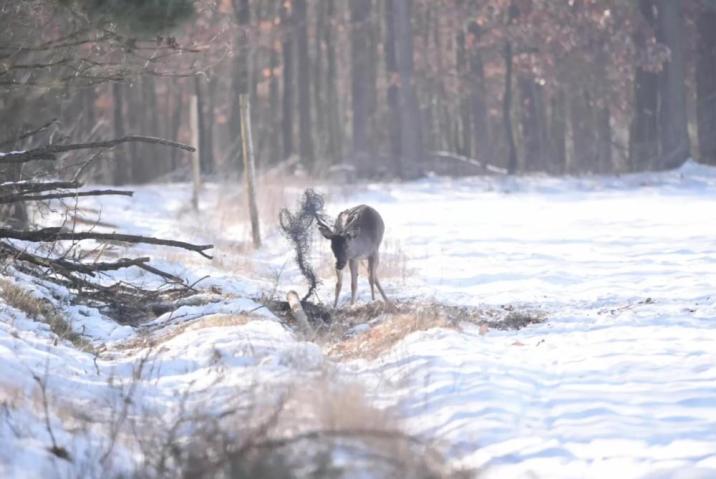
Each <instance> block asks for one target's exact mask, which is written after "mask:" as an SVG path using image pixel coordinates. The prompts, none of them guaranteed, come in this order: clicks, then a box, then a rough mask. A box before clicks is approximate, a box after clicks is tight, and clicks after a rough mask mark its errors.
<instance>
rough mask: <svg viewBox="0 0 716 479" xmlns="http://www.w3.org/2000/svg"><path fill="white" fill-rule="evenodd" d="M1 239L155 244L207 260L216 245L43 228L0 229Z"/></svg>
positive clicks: (36, 241) (40, 241) (37, 241)
mask: <svg viewBox="0 0 716 479" xmlns="http://www.w3.org/2000/svg"><path fill="white" fill-rule="evenodd" d="M0 238H9V239H16V240H21V241H30V242H34V243H42V242H52V241H58V240H71V241H82V240H100V241H121V242H125V243H135V244H137V243H144V244H154V245H160V246H171V247H174V248H181V249H186V250H189V251H194V252H196V253H199V254H200V255H202V256H203V257H205V258H208V259H212V257H211V256H209V255H208V254H206V253H205V251H206V250H208V249H211V248H213V247H214V245H211V244H209V245H195V244H192V243H186V242H183V241H174V240H166V239H160V238H154V237H151V236H140V235H128V234H120V233H95V232H93V231H80V232H73V231H66V230H63V229H62V228H42V229H39V230H33V231H20V230H13V229H7V228H0Z"/></svg>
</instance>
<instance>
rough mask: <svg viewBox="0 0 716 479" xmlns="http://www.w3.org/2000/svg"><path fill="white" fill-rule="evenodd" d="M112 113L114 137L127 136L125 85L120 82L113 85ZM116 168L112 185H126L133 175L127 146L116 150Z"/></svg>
mask: <svg viewBox="0 0 716 479" xmlns="http://www.w3.org/2000/svg"><path fill="white" fill-rule="evenodd" d="M112 112H113V119H114V125H113V126H114V137H115V138H122V137H123V136H126V130H125V129H124V85H123V84H122V83H120V82H114V83H112ZM113 161H114V168H113V169H112V170H113V171H112V183H113V184H114V185H126V184H127V183H128V182H129V178H130V173H131V162H130V160H129V158H127V147H126V145H122V146H118V147H116V148H115V149H114V157H113Z"/></svg>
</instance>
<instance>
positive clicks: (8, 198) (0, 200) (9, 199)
mask: <svg viewBox="0 0 716 479" xmlns="http://www.w3.org/2000/svg"><path fill="white" fill-rule="evenodd" d="M132 195H134V192H133V191H126V190H92V191H72V192H67V193H51V194H47V195H24V194H16V195H5V196H0V205H2V204H8V203H20V202H24V201H46V200H56V199H60V198H77V197H80V196H132Z"/></svg>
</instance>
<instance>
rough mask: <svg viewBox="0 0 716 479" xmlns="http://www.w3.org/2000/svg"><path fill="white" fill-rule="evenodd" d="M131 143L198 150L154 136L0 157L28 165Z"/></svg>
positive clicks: (58, 146) (1, 160) (7, 154)
mask: <svg viewBox="0 0 716 479" xmlns="http://www.w3.org/2000/svg"><path fill="white" fill-rule="evenodd" d="M130 142H137V143H150V144H156V145H165V146H171V147H173V148H179V149H180V150H185V151H191V152H193V151H196V148H194V147H193V146H190V145H185V144H183V143H178V142H176V141H170V140H165V139H163V138H156V137H153V136H139V135H130V136H124V137H122V138H116V139H114V140H105V141H93V142H89V143H71V144H68V145H47V146H42V147H40V148H34V149H32V150H27V151H13V152H10V153H4V154H2V155H0V163H9V164H14V163H26V162H28V161H35V160H55V159H57V154H58V153H66V152H68V151H77V150H92V149H96V148H113V147H115V146H117V145H121V144H123V143H130Z"/></svg>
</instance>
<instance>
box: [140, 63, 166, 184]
mask: <svg viewBox="0 0 716 479" xmlns="http://www.w3.org/2000/svg"><path fill="white" fill-rule="evenodd" d="M141 81H142V104H143V107H144V109H143V115H144V128H143V131H142V132H140V134H142V135H149V136H157V137H158V136H161V132H160V131H159V112H158V105H157V90H156V87H157V85H156V81H155V80H154V77H153V76H151V75H145V76H143V77H142V80H141ZM143 150H144V151H143V154H144V157H145V160H144V175H145V178H144V180H145V181H151V180H153V179H154V178H156V177H157V176H158V175H159V174H160V172H161V165H160V164H159V153H158V150H157V148H156V146H155V145H144V148H143Z"/></svg>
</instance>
